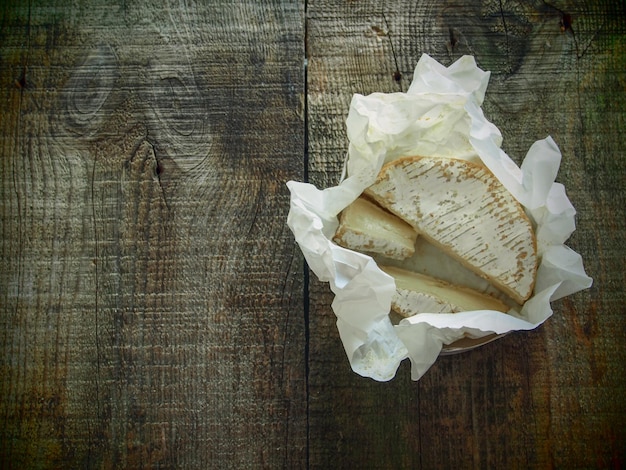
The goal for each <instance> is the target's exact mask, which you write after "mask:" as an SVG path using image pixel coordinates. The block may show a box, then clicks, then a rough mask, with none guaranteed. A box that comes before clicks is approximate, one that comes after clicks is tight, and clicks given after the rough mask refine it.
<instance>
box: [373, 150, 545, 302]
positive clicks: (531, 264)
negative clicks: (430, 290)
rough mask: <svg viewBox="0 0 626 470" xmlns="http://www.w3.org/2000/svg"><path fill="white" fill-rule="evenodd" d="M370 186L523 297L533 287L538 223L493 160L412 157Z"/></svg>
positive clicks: (433, 237) (423, 231) (427, 233)
mask: <svg viewBox="0 0 626 470" xmlns="http://www.w3.org/2000/svg"><path fill="white" fill-rule="evenodd" d="M365 194H366V195H368V196H369V197H371V198H372V199H374V200H375V201H376V202H377V203H378V204H379V205H381V206H382V207H384V208H386V209H387V210H389V211H390V212H392V213H394V214H396V215H397V216H398V217H400V218H402V219H403V220H404V221H406V222H407V223H408V224H410V225H411V226H412V227H413V228H414V229H415V230H416V231H417V232H418V233H419V234H420V235H423V236H424V237H425V238H426V239H428V240H429V241H430V242H431V243H433V244H434V245H436V246H438V247H439V248H440V249H442V250H443V251H445V252H446V253H448V254H450V255H451V256H453V257H454V258H456V259H458V260H459V261H460V262H461V263H462V264H464V265H465V266H466V267H468V268H469V269H471V270H472V271H474V272H476V273H477V274H479V275H480V276H482V277H483V278H485V279H487V280H489V281H490V282H492V283H493V284H494V285H495V286H496V287H498V288H499V289H500V290H502V291H503V292H504V293H506V294H507V295H509V296H510V297H511V298H512V299H514V300H515V301H516V302H518V303H520V304H522V303H523V302H524V301H525V300H526V299H528V298H529V297H530V295H531V294H532V291H533V287H534V282H535V274H536V269H537V249H536V239H535V235H534V232H533V228H532V224H531V222H530V220H529V219H528V217H527V216H526V214H525V213H524V210H523V208H522V206H521V205H520V204H519V203H518V202H517V201H516V200H515V199H514V198H513V196H512V195H511V193H509V192H508V191H507V189H506V188H505V187H504V186H502V184H501V183H500V182H499V181H498V180H497V178H496V177H495V176H493V175H492V174H491V173H490V172H489V170H487V169H486V168H484V167H482V166H480V165H477V164H474V163H470V162H467V161H464V160H457V159H451V158H437V157H405V158H401V159H398V160H395V161H392V162H390V163H388V164H386V165H385V166H384V167H383V168H382V170H381V172H380V174H379V175H378V178H377V180H376V182H375V183H374V184H373V185H372V186H370V187H369V188H368V189H367V190H366V191H365Z"/></svg>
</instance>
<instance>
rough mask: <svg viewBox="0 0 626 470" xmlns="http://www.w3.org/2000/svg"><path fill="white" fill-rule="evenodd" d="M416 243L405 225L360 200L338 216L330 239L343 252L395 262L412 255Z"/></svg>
mask: <svg viewBox="0 0 626 470" xmlns="http://www.w3.org/2000/svg"><path fill="white" fill-rule="evenodd" d="M416 239H417V232H416V231H415V230H414V229H413V228H412V227H411V226H410V225H409V224H407V223H406V222H404V221H403V220H402V219H400V218H398V217H396V216H395V215H393V214H390V213H389V212H387V211H385V210H383V209H381V208H380V207H378V206H377V205H376V204H374V203H372V202H370V201H368V200H367V199H365V198H362V197H360V198H358V199H356V200H355V201H354V202H353V203H352V204H350V205H349V206H348V207H346V208H345V209H344V210H343V211H342V212H341V215H340V217H339V227H338V228H337V231H336V232H335V236H334V240H335V242H336V243H337V244H338V245H341V246H343V247H344V248H349V249H351V250H355V251H360V252H365V253H376V254H380V255H383V256H386V257H387V258H391V259H399V260H402V259H405V258H408V257H409V256H412V255H413V253H414V252H415V240H416Z"/></svg>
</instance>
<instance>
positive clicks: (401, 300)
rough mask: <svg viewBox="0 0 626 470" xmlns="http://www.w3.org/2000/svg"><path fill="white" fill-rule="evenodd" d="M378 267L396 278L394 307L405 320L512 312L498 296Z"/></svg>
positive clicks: (392, 302) (387, 267) (389, 268)
mask: <svg viewBox="0 0 626 470" xmlns="http://www.w3.org/2000/svg"><path fill="white" fill-rule="evenodd" d="M379 267H380V269H381V270H383V271H384V272H386V273H387V274H389V275H390V276H392V277H393V278H394V280H395V283H396V294H395V295H394V297H393V299H392V301H391V308H392V310H393V311H395V312H396V313H398V314H400V315H402V316H404V317H410V316H412V315H416V314H418V313H457V312H465V311H472V310H495V311H498V312H503V313H506V312H508V311H509V307H508V306H507V305H505V304H504V303H503V302H501V301H500V300H498V299H496V298H495V297H491V296H489V295H486V294H482V293H480V292H477V291H474V290H472V289H470V288H468V287H462V286H455V285H452V284H449V283H447V282H444V281H441V280H439V279H435V278H433V277H430V276H426V275H424V274H419V273H415V272H412V271H407V270H404V269H400V268H396V267H392V266H379Z"/></svg>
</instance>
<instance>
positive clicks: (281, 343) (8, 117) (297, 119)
mask: <svg viewBox="0 0 626 470" xmlns="http://www.w3.org/2000/svg"><path fill="white" fill-rule="evenodd" d="M2 8H3V10H2V24H3V28H2V33H1V34H2V41H1V44H2V46H1V47H2V59H1V60H2V72H1V78H2V93H3V97H4V100H3V103H5V107H4V109H3V111H2V125H1V137H0V138H1V143H2V144H1V147H0V148H2V158H1V159H0V165H1V169H0V174H1V175H2V185H1V186H2V203H1V206H2V212H1V214H2V261H1V263H2V264H1V268H0V269H1V273H2V281H1V282H0V285H1V286H2V297H1V299H2V300H1V301H0V303H1V305H2V306H1V308H2V315H1V320H0V321H1V326H0V329H1V330H2V381H1V383H2V385H1V387H2V389H1V390H0V394H1V398H0V410H1V411H0V413H1V415H2V417H3V423H4V426H2V430H1V431H0V433H1V436H0V442H1V444H0V446H1V452H0V453H1V455H2V462H3V464H9V462H10V463H11V465H12V466H13V467H14V468H32V467H46V466H50V467H65V468H82V467H99V468H100V467H102V468H112V467H115V468H120V467H122V468H143V467H168V468H172V467H177V468H215V467H228V468H247V467H257V466H263V467H288V468H301V467H303V466H304V465H305V459H306V395H305V392H306V388H305V363H304V360H305V357H304V350H305V348H304V340H305V338H304V324H303V318H304V317H303V308H304V307H303V278H302V272H303V265H302V258H301V255H300V254H299V252H298V251H296V247H295V245H294V243H293V239H292V237H291V234H290V232H289V230H288V229H287V227H286V225H285V219H286V215H287V210H288V195H287V190H286V187H285V185H284V182H285V181H286V180H288V179H301V178H302V175H303V163H302V162H303V152H302V149H303V146H304V128H303V121H302V117H301V112H300V108H301V103H302V92H303V89H304V84H303V61H302V59H303V47H302V46H303V32H304V31H303V5H302V4H301V2H276V3H268V4H264V5H261V4H257V3H256V2H246V1H240V2H235V3H233V2H210V4H205V3H204V2H198V3H195V2H187V1H184V2H167V1H165V2H152V1H150V2H131V3H127V2H119V3H118V2H104V1H103V2H96V1H83V2H78V3H76V2H56V3H46V2H30V3H29V4H27V3H19V4H17V3H16V4H15V5H5V6H3V7H2ZM3 466H4V465H3Z"/></svg>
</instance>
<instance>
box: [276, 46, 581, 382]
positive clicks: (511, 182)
mask: <svg viewBox="0 0 626 470" xmlns="http://www.w3.org/2000/svg"><path fill="white" fill-rule="evenodd" d="M488 81H489V72H484V71H482V70H480V69H479V68H478V67H477V65H476V63H475V61H474V59H473V57H471V56H464V57H462V58H461V59H459V60H458V61H456V62H455V63H454V64H452V65H451V66H449V67H447V68H446V67H444V66H443V65H441V64H439V63H438V62H436V61H435V60H434V59H432V58H431V57H429V56H428V55H423V56H422V58H421V59H420V61H419V62H418V64H417V66H416V68H415V73H414V78H413V82H412V84H411V86H410V87H409V90H408V91H407V93H390V94H384V93H373V94H371V95H369V96H363V95H359V94H356V95H354V97H353V99H352V102H351V104H350V110H349V113H348V118H347V120H346V126H347V134H348V138H349V141H350V143H349V147H348V155H347V160H346V164H345V169H344V173H345V174H344V175H343V178H342V181H341V182H340V184H339V185H337V186H335V187H331V188H326V189H324V190H320V189H318V188H316V187H314V186H313V185H311V184H307V183H300V182H295V181H290V182H288V183H287V186H288V188H289V190H290V192H291V199H290V210H289V215H288V219H287V223H288V225H289V227H290V229H291V230H292V232H293V234H294V236H295V239H296V241H297V243H298V245H299V246H300V248H301V250H302V253H303V254H304V257H305V259H306V261H307V263H308V265H309V267H310V269H311V270H312V271H313V273H315V275H316V276H317V277H318V278H319V279H320V280H321V281H324V282H329V284H330V288H331V290H332V291H333V293H334V294H335V299H334V301H333V303H332V308H333V311H334V312H335V314H336V316H337V328H338V330H339V333H340V337H341V340H342V342H343V345H344V348H345V350H346V354H347V356H348V360H349V361H350V364H351V366H352V369H353V370H354V371H355V372H357V373H359V374H360V375H362V376H366V377H371V378H373V379H375V380H379V381H386V380H389V379H391V378H393V376H394V375H395V373H396V370H397V368H398V366H399V364H400V362H401V361H402V360H404V359H405V358H407V357H408V358H409V359H410V361H411V375H412V378H413V379H414V380H418V379H419V378H420V377H421V376H422V375H423V374H424V373H425V372H426V371H427V370H428V368H429V367H430V366H431V365H432V364H433V363H434V361H435V360H436V359H437V357H438V356H439V354H440V352H441V350H442V347H443V346H444V345H447V344H451V343H453V342H454V341H456V340H458V339H460V338H462V337H464V336H465V337H468V336H469V337H474V338H476V337H483V336H486V335H490V334H493V333H497V334H504V333H508V332H511V331H520V330H529V329H532V328H535V327H537V326H538V325H540V324H541V323H543V322H544V321H545V320H546V319H547V318H549V316H550V315H551V314H552V309H551V307H550V302H551V301H554V300H557V299H559V298H561V297H563V296H566V295H570V294H573V293H575V292H578V291H580V290H582V289H585V288H588V287H590V286H591V283H592V280H591V278H589V277H588V276H587V275H586V273H585V271H584V267H583V263H582V259H581V257H580V255H579V254H578V253H576V252H575V251H573V250H571V249H570V248H568V247H567V246H566V245H564V243H565V241H566V240H567V239H568V238H569V236H570V235H571V233H572V232H573V231H574V229H575V219H574V217H575V214H576V212H575V210H574V207H573V206H572V204H571V202H570V201H569V199H568V198H567V195H566V192H565V188H564V186H563V185H561V184H559V183H555V178H556V176H557V172H558V168H559V165H560V161H561V153H560V151H559V149H558V147H557V145H556V143H555V142H554V141H553V140H552V138H551V137H547V138H546V139H543V140H539V141H537V142H535V143H534V144H533V145H532V146H531V147H530V149H529V150H528V153H527V154H526V157H525V158H524V161H523V163H522V165H521V167H518V166H517V165H516V164H515V163H514V162H513V160H511V158H510V157H509V156H508V155H507V154H506V153H505V152H504V151H503V150H502V149H501V148H500V145H501V143H502V134H501V133H500V131H499V130H498V128H497V127H496V126H495V125H494V124H492V123H490V122H489V121H487V119H486V118H485V116H484V114H483V112H482V109H481V108H480V106H481V104H482V102H483V99H484V97H485V93H486V90H487V84H488ZM407 155H424V156H442V157H454V158H464V159H467V160H470V161H474V162H480V163H482V164H484V165H485V166H486V167H488V168H489V169H490V171H491V172H492V173H493V174H494V175H495V176H496V177H497V178H498V179H499V180H500V181H501V182H502V184H503V185H504V186H505V187H506V188H507V189H508V190H509V191H510V192H511V194H512V195H513V196H514V197H515V198H516V199H517V200H518V201H519V202H520V203H521V204H522V205H523V206H524V207H525V208H526V211H527V213H528V214H529V216H530V217H531V218H532V219H533V221H534V222H535V224H536V233H537V246H538V254H539V256H540V259H541V263H540V266H539V269H538V273H537V282H536V287H535V293H534V295H533V297H532V298H531V299H529V300H528V301H527V302H526V304H525V305H524V307H523V308H522V309H521V311H520V312H519V315H515V316H513V315H508V314H503V313H499V312H493V311H479V312H462V313H458V314H420V315H416V316H414V317H411V318H408V319H405V320H403V321H401V322H400V324H398V325H396V326H393V325H392V324H391V321H390V320H389V315H388V313H389V310H390V304H391V298H392V295H393V293H394V291H395V284H394V281H393V279H392V278H391V277H389V276H387V275H386V274H385V273H383V272H382V271H381V270H380V269H378V267H377V265H376V263H375V261H374V260H373V259H372V258H370V257H369V256H366V255H363V254H360V253H356V252H354V251H351V250H347V249H344V248H342V247H339V246H337V245H335V244H334V243H333V242H332V241H331V240H332V236H333V234H334V232H335V230H336V228H337V224H338V222H337V215H338V214H339V212H341V210H343V209H344V208H345V207H346V206H347V205H348V204H350V203H351V202H352V201H353V200H354V199H356V198H357V197H358V196H359V195H360V194H361V192H362V191H363V190H364V189H365V188H367V187H368V186H370V185H371V184H372V183H373V182H374V180H375V178H376V175H377V174H378V172H379V171H380V168H381V167H382V165H383V164H384V163H386V162H389V161H392V160H394V159H395V158H399V157H402V156H407Z"/></svg>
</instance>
